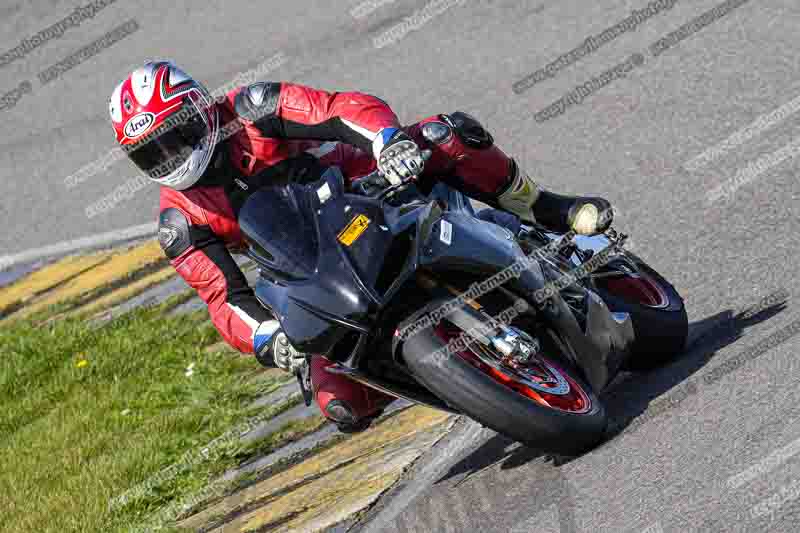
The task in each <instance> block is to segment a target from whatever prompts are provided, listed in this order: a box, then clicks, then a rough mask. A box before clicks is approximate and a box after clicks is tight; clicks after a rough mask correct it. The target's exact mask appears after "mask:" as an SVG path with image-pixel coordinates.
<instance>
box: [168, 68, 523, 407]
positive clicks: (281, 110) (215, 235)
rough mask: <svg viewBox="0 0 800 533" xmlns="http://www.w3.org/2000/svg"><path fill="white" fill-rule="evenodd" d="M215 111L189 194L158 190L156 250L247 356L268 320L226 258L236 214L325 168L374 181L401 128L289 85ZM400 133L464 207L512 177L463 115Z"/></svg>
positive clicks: (366, 99)
mask: <svg viewBox="0 0 800 533" xmlns="http://www.w3.org/2000/svg"><path fill="white" fill-rule="evenodd" d="M216 105H217V106H218V107H219V112H220V117H221V122H222V124H223V130H222V138H223V139H224V140H223V141H222V142H221V143H220V144H218V145H217V148H216V152H215V154H214V156H213V159H212V163H211V164H210V165H209V169H208V170H207V171H206V174H205V175H204V176H203V178H202V179H201V180H200V181H199V182H198V183H197V184H196V185H195V186H193V187H191V188H189V189H186V190H184V191H177V190H174V189H170V188H167V187H162V188H161V205H160V209H161V215H160V226H159V240H160V241H161V244H162V247H163V248H164V251H165V253H166V254H167V256H168V257H169V258H170V260H171V263H172V265H173V266H174V267H175V269H176V270H177V271H178V273H179V274H180V275H181V277H183V279H184V280H186V282H187V283H188V284H189V285H190V286H191V287H193V288H194V289H196V290H197V292H198V293H199V295H200V297H201V298H202V299H203V301H204V302H205V303H206V304H207V305H208V311H209V314H210V316H211V320H212V321H213V323H214V325H215V326H216V328H217V329H218V330H219V332H220V333H221V334H222V336H223V337H224V338H225V340H226V341H227V342H228V343H230V344H231V345H232V346H234V347H235V348H236V349H238V350H239V351H241V352H245V353H252V352H253V336H254V332H255V330H256V328H257V327H258V325H259V324H260V323H261V322H263V321H265V320H269V319H271V316H270V314H269V311H268V310H267V309H265V308H264V307H263V306H262V305H261V304H259V302H258V301H257V300H256V298H255V295H254V293H253V291H252V289H251V288H250V287H249V286H248V283H247V281H246V279H245V277H244V275H243V274H242V271H241V270H240V269H239V267H238V266H237V264H236V262H235V261H234V259H233V257H232V256H231V251H235V250H236V249H237V248H241V247H242V246H243V244H244V243H243V241H242V234H241V231H240V229H239V226H238V224H237V213H238V210H239V209H240V208H241V206H242V204H243V203H244V201H245V200H246V198H247V197H248V195H249V194H251V193H252V192H253V191H255V190H257V189H258V188H260V187H261V186H264V185H267V184H279V183H281V182H285V181H288V180H313V179H316V178H318V177H319V175H321V173H322V172H323V171H324V169H325V168H326V167H328V166H333V165H335V166H338V167H339V168H340V169H341V170H342V173H343V174H344V175H345V177H346V179H353V178H355V177H358V176H361V175H364V174H367V173H369V172H371V171H373V170H374V168H375V161H374V156H373V152H372V143H373V139H374V138H375V137H376V136H377V134H378V132H379V131H380V130H381V129H382V128H399V127H400V124H399V122H398V119H397V116H396V115H395V114H394V112H392V110H391V108H390V107H389V106H388V105H387V104H386V102H384V101H383V100H381V99H379V98H376V97H374V96H369V95H366V94H362V93H357V92H334V93H332V92H325V91H320V90H315V89H312V88H309V87H304V86H301V85H296V84H292V83H256V84H253V85H250V86H248V87H242V88H239V89H236V90H234V91H231V92H230V93H229V94H228V95H227V96H226V97H225V98H224V100H222V101H220V102H218V103H217V104H216ZM403 129H404V130H405V131H406V133H408V134H409V135H410V136H411V137H412V138H413V139H414V140H415V141H416V142H417V143H418V144H419V146H420V148H421V149H430V150H431V151H432V152H433V154H432V157H431V159H430V160H429V161H428V162H427V163H426V166H425V172H424V173H423V177H425V176H429V177H430V176H435V177H436V178H438V179H443V180H445V181H448V183H450V184H452V185H454V186H456V187H457V188H459V189H461V190H462V191H464V192H465V193H467V194H469V195H470V196H472V197H478V198H479V199H482V200H484V201H487V202H490V203H491V200H492V199H493V198H494V197H496V195H497V194H498V193H499V192H500V191H502V190H503V189H504V188H506V187H508V183H509V180H510V177H511V176H512V174H513V173H514V172H516V165H515V163H514V161H513V160H512V159H510V158H509V157H507V156H506V155H505V154H504V153H503V152H502V151H501V150H500V149H499V148H497V147H496V146H495V145H494V143H493V141H492V138H491V135H489V133H488V132H486V130H485V129H484V128H483V127H482V126H481V125H480V124H479V123H478V122H477V121H476V120H475V119H473V118H472V117H470V116H469V115H466V114H463V113H453V114H452V115H437V116H434V117H430V118H427V119H425V120H422V121H420V122H418V123H416V124H413V125H411V126H408V127H405V128H403ZM322 403H323V402H321V407H322V408H323V412H324V405H322Z"/></svg>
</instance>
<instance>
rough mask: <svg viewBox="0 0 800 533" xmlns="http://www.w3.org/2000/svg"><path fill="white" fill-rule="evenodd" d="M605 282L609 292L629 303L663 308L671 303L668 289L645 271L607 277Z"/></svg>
mask: <svg viewBox="0 0 800 533" xmlns="http://www.w3.org/2000/svg"><path fill="white" fill-rule="evenodd" d="M603 284H604V285H605V288H606V290H607V291H608V292H610V293H611V294H613V295H615V296H618V297H620V298H622V299H623V300H625V301H626V302H629V303H635V304H639V305H644V306H646V307H653V308H656V309H663V308H665V307H667V306H668V305H669V296H668V295H667V293H666V291H664V289H663V288H662V287H661V285H660V284H659V283H658V282H656V281H655V280H654V279H653V278H652V277H650V276H649V275H647V274H645V273H644V272H638V273H626V274H624V275H621V276H619V277H609V278H605V279H604V280H603Z"/></svg>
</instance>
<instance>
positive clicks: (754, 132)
mask: <svg viewBox="0 0 800 533" xmlns="http://www.w3.org/2000/svg"><path fill="white" fill-rule="evenodd" d="M797 111H800V96H797V97H796V98H795V99H794V100H791V101H789V102H787V103H785V104H783V105H782V106H780V107H779V108H777V109H775V110H774V111H772V112H770V113H768V114H766V115H761V116H760V117H758V118H757V119H756V120H754V121H753V122H751V123H750V124H748V125H747V126H745V127H744V128H742V129H740V130H739V131H737V132H735V133H733V134H732V135H731V136H730V137H728V138H727V139H725V140H723V141H720V142H719V143H718V144H716V145H715V146H712V147H711V148H709V149H708V150H706V151H704V152H703V153H701V154H700V155H698V156H695V157H694V158H692V159H690V160H689V161H687V162H686V163H684V165H683V168H685V169H686V170H688V171H689V172H694V171H696V170H698V169H699V168H701V167H703V166H705V165H708V164H710V163H713V162H714V161H716V160H717V159H719V158H720V157H722V156H724V155H725V154H727V153H728V152H730V151H731V150H733V149H735V148H738V147H739V146H741V145H743V144H744V143H746V142H747V141H749V140H750V139H753V138H754V137H757V136H758V135H760V134H762V133H763V132H765V131H766V130H768V129H770V128H772V127H773V126H776V125H777V124H779V123H781V122H783V121H784V120H786V119H787V118H789V117H790V116H792V115H794V114H795V113H796V112H797Z"/></svg>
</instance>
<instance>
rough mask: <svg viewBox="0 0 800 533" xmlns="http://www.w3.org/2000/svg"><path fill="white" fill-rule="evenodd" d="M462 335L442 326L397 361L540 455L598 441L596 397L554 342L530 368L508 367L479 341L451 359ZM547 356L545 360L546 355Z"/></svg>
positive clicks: (602, 416) (409, 344)
mask: <svg viewBox="0 0 800 533" xmlns="http://www.w3.org/2000/svg"><path fill="white" fill-rule="evenodd" d="M462 333H463V332H462V331H461V330H460V329H459V328H458V327H456V326H455V325H453V324H451V323H450V322H448V321H446V320H444V321H442V322H441V323H440V324H438V325H436V326H434V327H432V328H429V329H426V330H424V331H421V332H419V333H417V334H416V335H414V336H412V337H411V338H409V339H407V340H406V341H405V342H404V344H403V351H402V354H403V358H404V360H405V362H406V364H407V366H408V367H409V369H410V370H411V372H412V373H413V375H414V376H415V377H416V378H417V379H418V380H419V381H420V382H421V383H422V384H423V385H425V386H426V387H427V388H428V389H430V390H431V392H433V393H434V394H436V395H437V396H438V397H439V398H441V399H442V400H444V401H445V402H447V403H448V404H449V405H451V406H452V407H454V408H456V409H457V410H459V411H461V412H463V413H464V414H466V415H467V416H469V417H470V418H473V419H475V420H477V421H478V422H480V423H481V424H483V425H484V426H487V427H490V428H492V429H493V430H495V431H497V432H499V433H502V434H503V435H506V436H508V437H510V438H512V439H515V440H517V441H520V442H523V443H525V444H528V445H531V446H532V447H535V448H538V449H540V450H542V451H544V452H548V453H557V454H563V455H577V454H579V453H581V452H584V451H586V450H588V449H590V448H592V447H593V446H594V445H596V444H597V443H598V442H599V441H600V440H602V438H603V436H604V433H605V428H606V424H607V418H606V412H605V409H604V407H603V405H602V404H601V403H600V401H599V400H598V399H597V396H596V395H595V394H594V392H593V391H592V390H591V388H589V386H588V385H586V384H585V383H584V382H583V381H582V380H581V379H580V378H578V377H577V375H576V373H575V371H574V370H572V369H570V367H569V366H568V365H566V364H563V363H562V362H561V361H566V360H568V358H566V357H559V356H558V355H559V354H557V353H555V352H556V351H557V350H558V348H557V347H556V346H557V345H556V343H555V340H548V341H546V342H545V343H543V344H542V346H544V345H545V344H546V345H547V346H548V348H546V349H544V350H542V351H541V352H540V355H539V356H537V357H535V358H533V359H532V362H526V363H523V364H514V365H511V364H509V363H508V361H507V359H506V360H504V359H503V357H502V355H501V354H499V353H497V352H496V351H495V350H494V348H492V347H487V346H484V345H483V344H480V343H478V342H474V343H472V344H471V345H470V346H468V347H467V348H466V349H464V350H462V351H458V352H456V353H447V352H445V349H446V346H447V343H448V342H449V341H451V340H453V339H455V338H457V337H458V336H460V335H461V334H462ZM548 352H549V353H548Z"/></svg>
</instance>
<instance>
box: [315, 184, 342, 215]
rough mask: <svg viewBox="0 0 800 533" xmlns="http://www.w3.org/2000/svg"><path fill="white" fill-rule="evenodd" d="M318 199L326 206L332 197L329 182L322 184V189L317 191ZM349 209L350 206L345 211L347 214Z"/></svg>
mask: <svg viewBox="0 0 800 533" xmlns="http://www.w3.org/2000/svg"><path fill="white" fill-rule="evenodd" d="M317 197H318V198H319V203H320V204H324V203H325V202H327V201H328V199H329V198H330V197H331V188H330V186H329V185H328V182H327V181H326V182H325V183H323V184H322V187H320V188H319V189H317ZM349 208H350V206H347V209H345V212H347V211H348V210H349Z"/></svg>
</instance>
